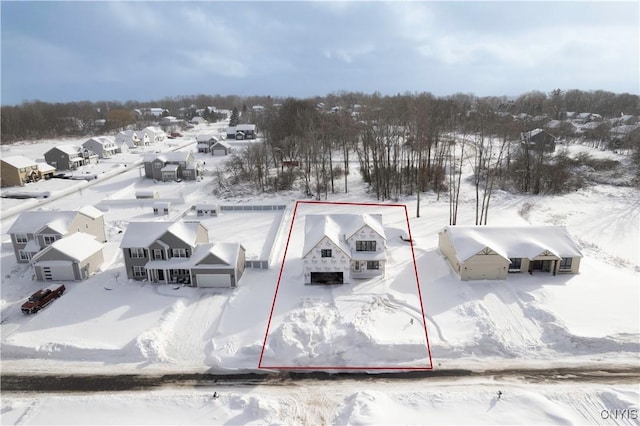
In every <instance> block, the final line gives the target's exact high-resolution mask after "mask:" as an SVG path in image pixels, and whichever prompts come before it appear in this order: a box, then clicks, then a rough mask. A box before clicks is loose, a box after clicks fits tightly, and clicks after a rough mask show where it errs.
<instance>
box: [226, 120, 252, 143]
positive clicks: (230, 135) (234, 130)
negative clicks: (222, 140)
mask: <svg viewBox="0 0 640 426" xmlns="http://www.w3.org/2000/svg"><path fill="white" fill-rule="evenodd" d="M255 138H256V125H255V124H238V125H237V126H235V127H228V128H227V139H238V140H243V139H255Z"/></svg>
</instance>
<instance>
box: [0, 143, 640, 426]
mask: <svg viewBox="0 0 640 426" xmlns="http://www.w3.org/2000/svg"><path fill="white" fill-rule="evenodd" d="M190 136H191V137H192V136H193V135H190ZM185 137H189V135H187V136H185ZM167 148H170V147H167ZM569 148H571V147H569ZM5 149H6V148H4V147H3V151H2V154H3V155H6V154H7V152H5ZM182 149H194V145H190V144H189V145H187V146H185V147H184V148H182ZM576 149H580V150H585V149H588V148H586V147H582V146H581V147H576ZM10 150H11V151H10V153H11V154H12V155H17V154H20V155H26V156H30V157H34V158H39V156H38V155H37V152H44V150H46V149H44V148H43V147H40V146H39V144H22V145H21V144H17V145H15V146H14V145H11V148H10ZM600 154H602V153H600ZM198 155H199V156H202V158H201V159H205V158H206V162H207V165H206V166H207V168H210V170H213V169H214V168H215V167H216V166H217V165H219V164H221V162H222V161H223V160H222V159H220V158H214V157H211V156H204V154H198ZM611 155H614V154H611ZM132 160H133V159H132ZM133 161H134V160H133ZM356 168H357V165H356V164H355V163H354V164H353V171H352V173H351V175H350V176H349V179H350V182H349V188H350V189H349V191H350V192H349V193H348V194H339V193H338V194H333V195H330V197H329V201H355V202H375V200H374V199H372V198H371V196H370V194H368V193H367V188H366V187H365V186H364V185H363V184H362V183H361V182H360V179H359V176H358V173H357V170H356ZM64 182H68V181H64ZM74 184H75V183H74ZM83 185H84V186H83V187H82V190H81V191H75V192H71V193H69V194H67V195H64V196H61V197H60V198H57V199H56V198H55V197H52V199H51V200H37V201H32V200H30V201H26V203H28V204H26V205H27V206H33V208H43V209H77V208H80V207H82V206H83V205H86V204H99V203H101V202H103V200H105V199H107V198H111V199H120V200H128V199H130V200H131V202H125V203H123V204H118V203H114V204H108V203H107V204H105V205H104V206H103V208H105V209H107V211H106V214H105V217H106V222H107V235H108V238H109V243H108V244H107V248H106V253H105V265H104V266H103V268H102V272H101V273H99V274H96V275H94V276H92V277H91V278H89V279H88V280H86V281H83V282H77V283H69V284H68V285H67V289H68V291H67V292H66V293H65V295H64V296H63V297H62V298H60V299H59V300H57V301H56V302H55V303H53V304H52V305H50V306H49V307H48V308H46V309H45V310H43V311H41V312H40V313H38V314H37V315H33V316H25V315H23V314H22V313H21V312H20V305H21V303H22V302H23V301H24V299H25V298H26V297H27V296H28V295H29V294H31V293H33V292H34V291H36V290H37V289H39V288H40V287H42V283H39V282H36V281H34V280H33V279H32V277H33V273H32V271H31V270H30V269H29V267H28V266H25V265H22V264H18V263H17V262H16V261H15V257H14V254H13V251H12V250H11V246H10V242H9V238H8V235H7V234H6V232H7V229H8V228H9V226H11V223H12V222H13V220H14V219H15V216H13V217H9V216H5V219H3V220H2V222H1V224H0V228H1V232H2V238H1V241H2V252H1V259H0V261H1V268H2V272H1V273H2V275H1V276H2V287H1V296H2V299H1V304H0V309H1V312H0V314H1V325H0V332H1V334H2V340H1V350H2V352H1V355H2V360H1V362H2V370H3V372H5V373H24V372H47V373H51V372H58V373H63V372H64V373H67V374H68V373H88V374H90V373H95V372H98V371H99V372H100V373H103V374H104V373H126V372H134V373H136V374H139V373H145V372H149V373H152V372H204V371H207V372H227V371H238V370H241V371H247V370H252V371H255V370H257V367H258V359H259V357H260V354H261V351H262V347H263V343H264V340H265V332H266V330H267V321H268V318H269V314H270V311H271V304H272V302H273V296H274V293H275V287H276V283H277V281H278V274H279V262H280V261H281V260H282V259H283V255H284V247H285V244H286V235H284V233H286V232H288V229H289V225H290V223H291V220H292V207H293V204H294V201H295V199H296V197H297V195H296V194H294V193H288V194H285V195H279V196H275V197H274V196H271V195H262V196H259V197H254V198H251V197H244V198H241V199H240V198H239V199H233V200H218V199H216V198H215V197H214V196H213V195H212V190H213V188H214V185H213V183H212V178H211V177H210V176H209V177H207V178H205V179H204V180H203V181H201V182H190V183H186V182H181V183H157V184H154V183H153V181H151V180H148V179H145V178H144V177H141V176H140V171H139V170H138V169H136V168H135V167H134V168H130V170H126V171H123V172H122V173H119V174H117V175H115V176H113V177H111V178H108V179H106V178H104V179H103V178H101V179H98V180H97V181H96V183H94V184H92V185H86V184H83ZM150 188H153V189H157V190H159V192H160V193H161V196H162V197H167V198H168V197H171V198H179V199H182V200H184V202H183V203H182V204H180V203H174V205H173V207H174V209H175V211H176V215H179V214H181V212H185V211H187V210H188V208H189V207H190V206H191V205H192V204H194V203H196V202H201V201H207V202H209V203H232V202H234V203H235V202H238V203H272V204H287V205H288V206H289V208H288V209H287V210H286V211H284V212H283V213H266V212H260V213H249V212H243V213H222V214H221V215H220V216H219V217H217V218H208V219H206V221H205V222H206V226H207V228H208V229H209V234H210V239H211V241H218V240H220V241H238V242H240V243H242V244H243V245H246V247H247V250H248V254H250V257H251V256H255V257H258V258H259V257H262V256H264V255H265V253H268V252H269V251H271V252H272V253H271V255H272V258H271V259H272V263H271V265H270V269H268V270H251V269H248V270H247V271H246V273H245V275H244V276H243V277H242V280H241V281H240V285H239V287H238V288H237V289H229V290H222V289H219V290H204V289H194V288H188V287H175V286H157V285H152V284H149V283H143V282H135V281H127V280H126V278H125V277H126V274H125V273H124V270H123V260H122V254H121V253H120V249H119V248H118V245H119V242H120V239H121V238H122V234H121V233H120V231H122V230H123V229H124V228H125V227H126V224H127V222H128V221H129V220H140V219H141V218H143V219H144V218H151V216H152V215H151V213H150V207H147V206H145V205H144V204H142V205H141V204H140V203H138V202H136V201H135V200H133V198H132V194H133V193H135V191H136V190H138V189H150ZM65 189H67V188H63V189H60V188H55V189H54V191H62V190H65ZM463 190H464V191H465V193H464V194H463V197H462V201H461V203H462V204H461V206H460V215H459V218H458V223H460V224H471V223H473V219H472V218H473V215H474V210H473V209H474V206H473V193H472V189H471V188H470V187H465V188H463ZM421 198H422V200H421V208H420V212H421V215H420V217H419V218H417V217H416V216H415V211H416V200H415V197H411V198H407V199H404V200H400V203H401V204H406V205H407V208H408V212H409V219H410V226H411V233H412V236H413V238H414V247H413V249H414V251H415V256H416V261H417V270H418V275H419V282H420V285H421V291H422V304H423V305H424V311H425V317H424V318H422V316H421V315H420V311H419V310H418V308H419V306H420V300H418V298H417V294H416V291H415V276H414V275H413V265H412V260H411V259H410V257H409V253H410V249H409V247H408V246H407V245H406V243H403V242H402V241H401V240H400V238H399V235H400V233H401V232H405V231H406V221H405V220H404V213H402V214H401V215H398V214H396V213H388V212H383V213H384V214H385V215H388V216H387V217H385V219H384V224H385V227H386V229H385V230H386V232H387V233H388V234H389V235H391V236H392V238H391V239H390V244H389V245H390V250H389V255H390V262H389V269H388V274H387V275H386V277H385V278H384V279H378V280H372V281H370V282H362V283H359V284H358V285H348V286H347V285H345V286H342V287H340V288H322V287H310V286H304V285H302V283H301V279H300V278H301V276H300V270H299V266H297V265H296V263H295V261H296V258H299V256H300V247H301V244H302V241H301V235H299V233H300V229H301V228H300V227H297V225H296V224H294V237H292V243H291V246H290V247H289V250H290V253H291V254H292V256H291V257H287V262H286V263H285V268H284V270H283V278H282V282H281V284H280V285H281V287H282V288H281V289H280V292H279V296H278V300H277V303H276V306H275V307H274V308H275V309H274V317H273V323H272V325H271V327H270V332H269V335H268V336H267V347H266V348H265V349H266V350H265V356H267V357H271V358H267V359H268V360H270V361H274V362H275V360H282V361H283V362H285V363H286V362H288V363H289V365H301V362H302V361H304V362H307V361H310V360H312V361H313V363H312V364H313V365H332V363H334V364H335V362H336V361H338V362H343V363H345V365H365V366H372V365H376V366H378V365H388V364H389V363H390V362H392V361H393V362H395V363H397V364H401V365H405V366H411V367H415V366H416V365H424V364H425V363H427V362H428V356H427V354H426V346H425V342H424V340H425V337H424V332H422V333H420V330H421V327H422V326H421V322H422V321H425V322H426V326H427V330H428V338H429V343H430V348H431V353H432V358H433V367H434V369H438V368H468V369H480V370H482V369H488V368H501V367H505V366H520V367H549V366H561V365H572V366H583V365H590V366H598V365H618V366H635V367H638V365H639V355H638V354H639V353H640V317H639V313H640V290H639V286H638V283H639V280H638V278H639V274H640V260H639V258H640V247H639V244H640V238H639V236H640V231H639V223H640V217H639V216H640V194H639V192H638V191H637V190H636V189H633V188H628V187H619V186H611V185H605V184H599V185H596V186H592V187H589V188H586V189H583V190H580V191H576V192H574V193H570V194H566V195H560V196H520V195H511V194H506V193H502V192H497V193H496V194H495V196H494V198H493V199H492V208H491V210H490V213H489V224H494V225H500V224H504V225H523V224H527V223H530V224H534V225H541V224H554V225H565V226H566V227H567V229H568V230H569V232H570V233H571V234H572V235H574V236H575V237H576V238H577V240H578V241H579V242H580V243H581V245H582V246H583V251H584V254H585V257H584V259H583V260H582V262H581V272H580V274H579V275H558V276H551V275H547V274H534V275H533V276H531V275H528V274H525V275H510V276H509V278H508V280H506V281H475V282H474V281H470V282H462V281H460V280H459V279H458V278H457V276H456V275H455V274H453V273H452V271H451V269H450V268H449V266H448V264H447V263H446V262H445V260H444V259H443V258H442V256H441V255H440V253H439V252H438V250H437V233H438V232H439V231H440V230H441V229H442V227H443V226H445V225H446V224H448V215H449V206H448V202H447V200H446V198H445V197H444V196H441V197H440V199H437V198H436V195H435V194H423V196H422V197H421ZM15 201H17V200H10V201H7V200H4V199H3V200H2V209H3V211H5V209H6V208H14V209H15V208H18V206H19V204H18V203H14V202H15ZM107 201H108V200H107ZM5 202H6V203H8V204H5ZM22 202H24V201H22ZM105 206H106V207H105ZM314 209H317V207H314V208H311V210H314ZM311 210H310V211H311ZM347 210H348V208H347V207H343V208H338V209H337V210H336V211H332V212H345V211H347ZM314 211H315V210H314ZM189 214H193V213H190V212H187V215H189ZM176 217H177V216H176ZM193 218H195V216H194V217H193ZM285 289H286V290H287V291H284V290H285ZM411 319H414V321H413V324H411V322H410V320H411ZM373 354H375V355H373ZM374 356H375V359H374V360H373V361H372V359H373V358H374ZM301 360H302V361H301ZM385 363H386V364H385ZM509 386H511V387H510V388H509V389H510V390H509V391H508V392H505V400H504V401H497V402H495V403H492V399H491V398H492V395H493V394H494V393H495V389H494V387H493V386H491V388H490V389H489V388H486V389H484V388H482V387H480V388H476V387H475V385H474V387H471V388H470V387H469V386H468V385H465V384H459V385H455V386H451V387H449V388H448V390H447V391H446V392H445V391H442V390H439V389H437V388H430V387H428V386H427V387H426V388H422V387H420V388H419V389H415V388H411V386H410V385H407V387H402V388H398V389H396V388H394V387H392V388H390V389H387V388H377V387H376V385H375V384H374V383H371V384H370V383H367V385H366V389H365V388H364V387H363V386H358V384H354V388H352V389H348V388H344V389H343V388H339V389H338V388H337V390H336V392H333V393H327V392H326V390H325V389H324V387H322V388H315V387H313V388H309V389H304V390H303V391H302V393H301V394H298V393H297V389H295V388H293V389H291V390H289V389H283V390H279V391H277V392H276V391H274V390H273V388H268V389H262V388H260V387H257V388H255V389H252V390H251V391H246V390H237V391H234V390H230V391H225V393H224V395H223V397H222V398H220V399H218V400H215V401H211V400H210V393H209V395H207V394H206V393H202V394H201V393H199V392H198V391H191V390H190V391H188V392H180V391H175V392H174V391H158V392H152V393H145V394H137V393H132V394H117V395H108V394H100V395H91V396H70V395H50V396H46V397H43V396H38V397H34V396H15V395H12V396H11V397H9V398H5V397H4V396H3V401H2V417H1V419H2V422H3V423H27V424H37V423H41V422H45V423H78V424H80V423H92V424H95V423H101V422H104V423H122V422H123V421H125V419H124V418H123V417H120V414H119V413H120V412H122V413H124V412H129V413H130V416H129V417H127V418H126V422H127V423H204V422H213V423H224V422H228V423H232V424H238V423H251V422H254V423H278V422H289V423H291V422H295V423H299V422H298V421H297V419H300V422H304V421H305V420H308V421H307V422H309V423H315V422H316V421H315V420H317V419H324V420H325V421H326V422H331V423H385V422H394V423H395V422H398V421H401V422H407V423H431V422H435V423H438V422H445V423H496V422H501V423H504V422H506V423H549V422H553V423H558V422H566V423H584V422H595V423H599V422H600V417H599V416H600V414H599V412H600V409H601V407H605V408H606V409H615V408H619V407H630V408H634V407H635V408H638V405H639V404H638V400H639V394H638V390H637V387H633V388H632V387H629V386H615V387H607V386H595V385H589V386H586V387H585V386H579V387H578V386H576V387H569V389H564V390H563V389H559V388H557V387H550V388H546V387H544V386H538V387H528V386H527V387H525V386H524V385H523V386H519V385H517V384H510V385H509ZM315 393H318V394H317V395H316V394H315ZM318 401H319V402H318ZM503 403H504V404H503ZM507 403H509V407H510V408H509V409H508V410H507V409H506V408H503V407H505V406H506V405H507ZM314 404H315V405H314ZM316 405H318V407H316ZM71 406H75V407H80V408H79V409H77V410H74V414H73V415H71V414H69V409H70V407H71ZM461 406H464V407H465V409H464V410H459V409H456V407H461ZM124 407H127V410H124V409H123V408H124ZM425 407H427V408H425ZM585 407H588V409H587V408H585ZM118 410H120V411H118ZM150 411H153V412H154V413H155V414H154V415H153V416H152V417H150V418H147V417H144V413H148V412H150ZM65 413H66V414H65ZM91 413H102V414H101V417H94V418H91V420H87V417H85V416H88V415H90V414H91ZM185 413H188V414H186V416H187V417H180V416H184V415H185ZM400 413H401V414H400ZM65 416H72V417H65ZM73 416H75V417H73ZM390 416H391V417H390ZM399 416H404V417H399ZM430 416H431V417H430ZM514 416H520V417H514ZM178 418H179V419H180V420H176V419H178ZM58 419H59V420H58ZM102 419H104V420H102ZM147 419H150V420H147ZM635 424H637V421H636V423H635Z"/></svg>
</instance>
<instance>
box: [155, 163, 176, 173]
mask: <svg viewBox="0 0 640 426" xmlns="http://www.w3.org/2000/svg"><path fill="white" fill-rule="evenodd" d="M179 168H180V166H178V165H177V164H167V165H166V166H164V167H163V168H161V169H160V171H161V172H177V171H178V169H179Z"/></svg>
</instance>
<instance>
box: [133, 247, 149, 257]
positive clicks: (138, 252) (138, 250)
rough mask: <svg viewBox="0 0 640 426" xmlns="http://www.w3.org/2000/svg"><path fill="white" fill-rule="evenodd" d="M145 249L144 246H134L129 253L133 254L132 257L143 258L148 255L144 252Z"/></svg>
mask: <svg viewBox="0 0 640 426" xmlns="http://www.w3.org/2000/svg"><path fill="white" fill-rule="evenodd" d="M144 251H145V250H144V249H143V248H132V249H129V253H130V254H131V257H132V258H142V257H147V255H146V254H145V252H144Z"/></svg>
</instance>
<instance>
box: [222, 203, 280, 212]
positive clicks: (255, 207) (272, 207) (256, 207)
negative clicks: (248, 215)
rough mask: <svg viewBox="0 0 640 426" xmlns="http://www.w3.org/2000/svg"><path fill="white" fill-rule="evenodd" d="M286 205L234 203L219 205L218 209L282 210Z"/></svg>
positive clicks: (232, 210) (233, 210) (244, 210)
mask: <svg viewBox="0 0 640 426" xmlns="http://www.w3.org/2000/svg"><path fill="white" fill-rule="evenodd" d="M286 208H287V206H286V205H285V204H281V205H280V204H276V205H260V204H246V205H242V204H236V205H227V206H220V211H223V212H224V211H227V212H247V211H273V210H284V209H286Z"/></svg>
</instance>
